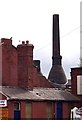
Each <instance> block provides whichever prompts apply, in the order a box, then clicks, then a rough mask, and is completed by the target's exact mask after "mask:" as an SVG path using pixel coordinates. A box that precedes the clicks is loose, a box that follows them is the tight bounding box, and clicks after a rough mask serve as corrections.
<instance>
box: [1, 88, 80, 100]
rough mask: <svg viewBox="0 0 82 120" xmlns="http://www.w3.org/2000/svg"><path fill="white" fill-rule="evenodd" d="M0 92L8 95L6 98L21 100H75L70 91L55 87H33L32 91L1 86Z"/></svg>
mask: <svg viewBox="0 0 82 120" xmlns="http://www.w3.org/2000/svg"><path fill="white" fill-rule="evenodd" d="M0 92H1V93H3V94H4V95H6V96H7V97H8V99H21V100H36V101H37V100H53V101H54V100H55V101H56V100H62V101H77V100H79V98H77V97H75V96H74V95H73V94H71V93H70V92H67V91H65V90H56V89H55V88H34V89H33V91H31V90H25V89H22V88H19V87H9V86H7V87H6V86H3V87H2V86H1V87H0Z"/></svg>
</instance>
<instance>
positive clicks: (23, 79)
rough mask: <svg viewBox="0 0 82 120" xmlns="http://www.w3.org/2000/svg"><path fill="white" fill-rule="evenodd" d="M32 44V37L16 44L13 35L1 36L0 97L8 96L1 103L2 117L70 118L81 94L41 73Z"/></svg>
mask: <svg viewBox="0 0 82 120" xmlns="http://www.w3.org/2000/svg"><path fill="white" fill-rule="evenodd" d="M33 48H34V46H33V45H32V44H29V41H26V43H25V42H24V41H23V42H22V44H20V45H18V46H17V47H15V46H13V45H12V40H11V39H6V38H2V39H1V45H0V86H1V87H0V99H1V100H7V105H6V106H5V107H1V109H0V111H1V116H0V117H2V118H3V119H4V118H6V119H9V118H12V119H18V120H22V119H25V118H30V119H31V118H38V119H39V118H45V119H46V118H47V119H49V118H54V119H60V120H61V119H62V118H67V119H69V118H70V112H71V109H72V108H74V107H75V106H77V107H80V105H81V100H80V98H79V97H77V96H75V95H73V94H74V92H73V94H71V93H70V92H68V91H66V90H62V89H60V90H58V89H57V88H54V85H53V83H52V82H50V81H49V80H48V79H46V77H45V76H43V75H42V73H41V71H40V65H39V61H34V60H33ZM72 79H73V76H72ZM74 80H75V79H74ZM74 80H72V81H74ZM72 84H73V83H72ZM72 88H73V87H72ZM72 91H73V90H72Z"/></svg>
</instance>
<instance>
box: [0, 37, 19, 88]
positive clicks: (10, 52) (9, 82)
mask: <svg viewBox="0 0 82 120" xmlns="http://www.w3.org/2000/svg"><path fill="white" fill-rule="evenodd" d="M0 47H1V48H0V50H1V49H2V56H1V54H0V57H1V58H2V83H1V85H5V86H17V85H18V83H17V51H16V48H15V47H14V46H13V45H12V40H11V39H8V38H2V39H1V46H0ZM0 53H1V52H0ZM0 81H1V80H0Z"/></svg>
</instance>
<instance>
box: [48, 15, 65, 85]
mask: <svg viewBox="0 0 82 120" xmlns="http://www.w3.org/2000/svg"><path fill="white" fill-rule="evenodd" d="M52 45H53V48H52V52H53V53H52V68H51V70H50V73H49V76H48V79H49V80H50V81H51V82H52V83H53V84H54V85H55V87H64V85H65V84H66V82H67V79H66V75H65V72H64V70H63V67H62V62H61V60H62V56H61V55H60V35H59V15H58V14H55V15H53V40H52Z"/></svg>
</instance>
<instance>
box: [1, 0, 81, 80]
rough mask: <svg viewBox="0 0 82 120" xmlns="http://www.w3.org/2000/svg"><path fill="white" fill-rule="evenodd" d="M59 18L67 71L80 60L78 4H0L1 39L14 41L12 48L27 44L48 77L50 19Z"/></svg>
mask: <svg viewBox="0 0 82 120" xmlns="http://www.w3.org/2000/svg"><path fill="white" fill-rule="evenodd" d="M53 14H59V20H60V42H61V55H62V57H63V59H62V61H63V63H62V64H63V66H64V70H65V72H66V75H67V77H68V78H69V77H70V76H69V73H70V68H71V67H75V66H78V64H79V58H80V0H76V1H75V0H68V1H66V0H2V1H0V38H2V37H7V38H10V37H13V44H14V45H15V46H16V45H17V44H20V42H19V40H20V41H22V40H29V41H30V43H32V44H34V47H35V48H34V59H40V60H41V70H42V73H43V74H44V75H45V76H47V75H48V73H49V70H50V68H51V64H52V59H51V58H52V15H53Z"/></svg>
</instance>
